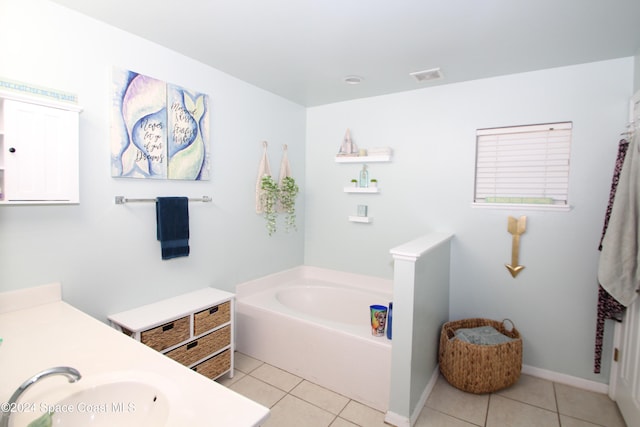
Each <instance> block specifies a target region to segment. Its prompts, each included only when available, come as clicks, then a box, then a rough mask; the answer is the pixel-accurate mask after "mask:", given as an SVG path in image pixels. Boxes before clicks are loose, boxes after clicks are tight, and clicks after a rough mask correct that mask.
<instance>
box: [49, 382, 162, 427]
mask: <svg viewBox="0 0 640 427" xmlns="http://www.w3.org/2000/svg"><path fill="white" fill-rule="evenodd" d="M41 409H45V412H46V411H49V412H53V416H52V425H53V426H60V427H66V426H69V427H76V426H77V427H101V426H104V427H113V426H123V427H129V426H131V427H146V426H162V425H165V423H166V420H167V417H168V415H169V401H168V399H167V397H166V396H165V395H164V393H162V392H161V391H160V390H159V389H158V388H157V387H155V386H153V385H150V384H147V383H145V382H140V381H136V380H122V381H117V382H110V383H104V384H97V385H93V386H90V387H88V388H84V389H82V390H79V391H77V392H75V393H74V394H71V395H70V396H68V397H66V398H64V399H62V400H60V401H58V402H57V403H55V404H52V405H49V406H48V407H46V408H41Z"/></svg>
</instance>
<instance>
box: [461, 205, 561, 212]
mask: <svg viewBox="0 0 640 427" xmlns="http://www.w3.org/2000/svg"><path fill="white" fill-rule="evenodd" d="M471 207H472V208H478V209H502V210H512V211H513V210H518V211H550V212H569V211H570V210H571V205H542V204H526V203H471Z"/></svg>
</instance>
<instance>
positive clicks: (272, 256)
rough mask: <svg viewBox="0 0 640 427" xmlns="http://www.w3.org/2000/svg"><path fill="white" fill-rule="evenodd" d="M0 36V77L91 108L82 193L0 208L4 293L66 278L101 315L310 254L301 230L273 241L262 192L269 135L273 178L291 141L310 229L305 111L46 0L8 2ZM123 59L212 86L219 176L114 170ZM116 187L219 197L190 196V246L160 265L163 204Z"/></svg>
mask: <svg viewBox="0 0 640 427" xmlns="http://www.w3.org/2000/svg"><path fill="white" fill-rule="evenodd" d="M194 43H198V41H197V40H194ZM0 46H2V48H1V56H2V57H1V59H0V76H2V77H4V78H8V79H14V80H20V81H23V82H28V83H30V84H33V85H39V86H45V87H49V88H54V89H58V90H63V91H68V92H72V93H76V94H77V95H78V97H79V103H80V104H81V105H82V107H83V108H84V111H83V112H82V114H81V116H80V145H81V146H80V157H81V165H80V180H81V182H80V193H81V194H80V200H81V203H80V204H79V205H76V206H38V207H35V206H29V207H24V206H0V291H2V290H10V289H17V288H24V287H30V286H35V285H40V284H43V283H49V282H51V281H61V282H62V284H63V297H64V299H65V300H66V301H68V302H70V303H72V304H74V305H75V306H77V307H79V308H80V309H82V310H84V311H86V312H88V313H90V314H92V315H94V316H96V317H98V318H102V319H104V318H105V316H106V315H107V314H109V313H113V312H116V311H120V310H123V309H127V308H130V307H134V306H137V305H140V304H143V303H147V302H151V301H155V300H158V299H161V298H163V297H167V296H171V295H176V294H179V293H183V292H186V291H189V290H192V289H196V288H200V287H204V286H211V285H213V286H216V287H219V288H221V289H225V290H231V291H232V290H234V287H235V285H236V284H237V283H240V282H243V281H245V280H248V279H251V278H255V277H259V276H262V275H265V274H268V273H272V272H275V271H280V270H282V269H285V268H290V267H293V266H296V265H299V264H301V263H302V261H303V257H302V252H303V237H304V233H303V232H302V231H298V232H293V233H290V234H288V235H287V234H286V233H284V231H283V232H278V233H276V235H274V236H272V237H268V236H267V233H266V229H265V225H264V221H263V219H262V218H261V217H260V216H258V215H256V213H255V209H254V203H255V202H254V201H255V182H256V178H257V169H258V163H259V161H260V157H261V155H262V142H261V141H262V140H267V141H269V142H270V147H269V153H270V160H271V165H272V172H273V173H274V175H276V174H277V173H278V171H279V164H280V159H281V155H282V144H288V146H289V159H290V162H291V166H292V169H293V174H294V177H295V178H296V179H297V180H298V183H299V185H300V187H301V189H302V192H301V195H300V196H299V198H298V224H299V228H300V229H301V230H303V229H304V222H303V221H304V137H305V131H304V129H305V110H304V108H303V107H301V106H299V105H297V104H294V103H291V102H289V101H286V100H284V99H282V98H280V97H277V96H274V95H272V94H270V93H268V92H265V91H263V90H260V89H258V88H256V87H254V86H251V85H249V84H246V83H244V82H242V81H240V80H237V79H235V78H232V77H230V76H228V75H226V74H223V73H221V72H219V71H217V70H215V69H212V68H211V67H208V66H205V65H203V64H201V63H199V62H196V61H193V60H191V59H188V58H186V57H184V56H182V55H179V54H177V53H175V52H173V51H170V50H168V49H165V48H162V47H160V46H158V45H155V44H152V43H150V42H148V41H146V40H143V39H141V38H138V37H134V36H132V35H130V34H128V33H125V32H123V31H120V30H117V29H115V28H113V27H109V26H107V25H104V24H101V23H99V22H97V21H95V20H92V19H89V18H87V17H84V16H83V15H80V14H78V13H75V12H71V11H69V10H67V9H65V8H62V7H60V6H58V5H55V4H53V3H50V2H48V1H44V0H0ZM113 66H117V67H120V68H124V69H129V70H133V71H137V72H139V73H143V74H147V75H150V76H153V77H156V78H159V79H161V80H164V81H167V82H170V83H174V84H177V85H181V86H184V87H187V88H189V89H193V90H197V91H200V92H204V93H207V94H209V96H210V105H211V129H212V132H211V152H212V155H211V158H212V170H211V176H212V178H211V180H210V181H206V182H176V181H166V180H162V181H155V180H154V181H150V180H133V179H116V178H112V177H111V171H110V148H109V141H110V140H109V105H110V78H111V77H110V75H111V69H112V67H113ZM116 195H123V196H127V197H134V198H136V197H142V198H153V197H155V196H162V195H184V196H189V197H201V196H203V195H209V196H212V197H213V200H214V202H213V203H190V205H189V214H190V231H191V238H190V241H189V243H190V247H191V254H190V255H189V257H186V258H176V259H173V260H168V261H163V260H161V256H160V245H159V243H158V242H157V241H156V237H155V207H154V204H153V203H146V204H129V205H115V204H114V196H116Z"/></svg>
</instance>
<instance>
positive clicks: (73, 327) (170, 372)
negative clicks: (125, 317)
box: [0, 285, 269, 427]
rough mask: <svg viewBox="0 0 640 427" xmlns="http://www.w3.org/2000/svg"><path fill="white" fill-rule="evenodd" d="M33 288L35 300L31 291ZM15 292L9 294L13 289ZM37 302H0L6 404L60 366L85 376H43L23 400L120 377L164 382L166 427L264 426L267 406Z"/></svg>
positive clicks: (18, 418)
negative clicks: (25, 384) (28, 304)
mask: <svg viewBox="0 0 640 427" xmlns="http://www.w3.org/2000/svg"><path fill="white" fill-rule="evenodd" d="M58 286H59V285H58ZM50 291H51V289H50V288H48V292H50ZM28 292H29V295H30V299H32V298H31V296H32V291H31V290H29V291H28ZM6 294H8V293H6ZM13 294H14V295H11V297H13V296H15V291H14V293H13ZM3 295H4V294H0V299H3ZM11 299H12V298H9V297H7V298H5V299H4V300H5V302H6V301H8V300H11ZM37 302H38V304H39V305H36V306H33V307H26V308H25V307H24V304H22V305H18V306H17V308H18V309H16V310H13V311H10V309H9V310H8V309H7V307H6V305H7V304H6V303H5V304H3V303H2V302H0V338H2V339H3V342H2V344H0V371H1V372H0V376H1V378H2V381H0V402H7V401H8V400H9V398H10V396H11V395H12V394H13V392H14V391H15V389H16V388H17V387H18V386H19V385H20V384H22V383H23V382H24V381H25V380H26V379H28V378H30V377H31V376H33V375H34V374H36V373H38V372H40V371H42V370H45V369H48V368H51V367H54V366H71V367H73V368H76V369H77V370H78V371H80V373H81V374H82V377H83V378H82V379H81V380H80V381H78V382H77V383H73V384H70V383H68V382H67V380H66V379H65V378H64V377H61V376H52V377H49V378H45V379H42V380H41V381H39V382H38V383H36V384H34V385H33V386H32V387H30V388H29V389H28V390H27V391H26V392H25V393H24V394H23V396H22V397H21V398H20V400H19V402H33V403H35V404H36V407H40V405H41V403H42V402H46V403H47V404H55V403H56V402H57V401H59V400H60V399H62V398H64V397H66V396H68V395H70V394H72V393H74V392H75V391H77V390H78V389H79V387H82V384H83V381H85V383H87V382H89V383H90V382H91V381H95V379H96V378H100V377H106V376H109V377H111V376H112V375H115V376H117V377H122V378H140V379H143V380H148V381H150V382H151V383H152V384H153V383H156V384H158V385H159V387H160V388H161V390H162V391H163V392H165V394H166V396H167V398H168V400H169V402H170V410H169V418H168V420H167V424H166V426H176V427H184V426H189V425H194V426H195V425H197V426H207V425H210V426H225V427H232V426H237V427H245V426H247V427H249V426H258V425H260V424H262V423H263V422H264V421H265V420H266V419H267V417H268V415H269V410H268V409H267V408H265V407H264V406H262V405H260V404H258V403H256V402H254V401H252V400H250V399H248V398H246V397H244V396H242V395H240V394H237V393H235V392H234V391H231V390H229V389H228V388H226V387H224V386H222V385H220V384H218V383H217V382H215V381H212V380H210V379H208V378H206V377H204V376H202V375H200V374H198V373H196V372H194V371H192V370H190V369H189V368H187V367H185V366H183V365H181V364H179V363H177V362H175V361H173V360H172V359H170V358H168V357H166V356H164V355H162V354H160V353H158V352H156V351H154V350H152V349H151V348H149V347H147V346H145V345H143V344H141V343H139V342H137V341H135V340H133V339H131V338H129V337H127V336H126V335H124V334H122V333H120V332H118V331H116V330H115V329H112V328H110V327H109V326H107V325H106V324H104V323H102V322H100V321H98V320H96V319H94V318H93V317H91V316H89V315H87V314H85V313H83V312H81V311H80V310H77V309H76V308H74V307H72V306H71V305H69V304H67V303H65V302H63V301H61V300H57V301H53V302H46V301H45V302H43V301H42V300H38V301H37ZM3 305H4V306H3ZM40 415H42V414H41V413H40V412H37V413H35V414H33V413H31V414H29V413H15V414H13V415H12V420H13V425H14V426H22V425H26V424H27V423H28V422H29V421H30V420H32V419H35V418H37V417H38V416H40Z"/></svg>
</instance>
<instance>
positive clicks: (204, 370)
mask: <svg viewBox="0 0 640 427" xmlns="http://www.w3.org/2000/svg"><path fill="white" fill-rule="evenodd" d="M191 369H193V370H194V371H196V372H198V373H200V374H202V375H204V376H205V377H208V378H211V379H215V378H217V377H219V376H220V375H221V374H223V373H224V372H226V371H228V370H229V369H231V350H230V349H227V350H225V351H223V352H222V353H220V354H218V355H216V356H214V357H212V358H211V359H207V360H205V361H204V362H202V363H199V364H197V365H196V366H194V367H193V368H191Z"/></svg>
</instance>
